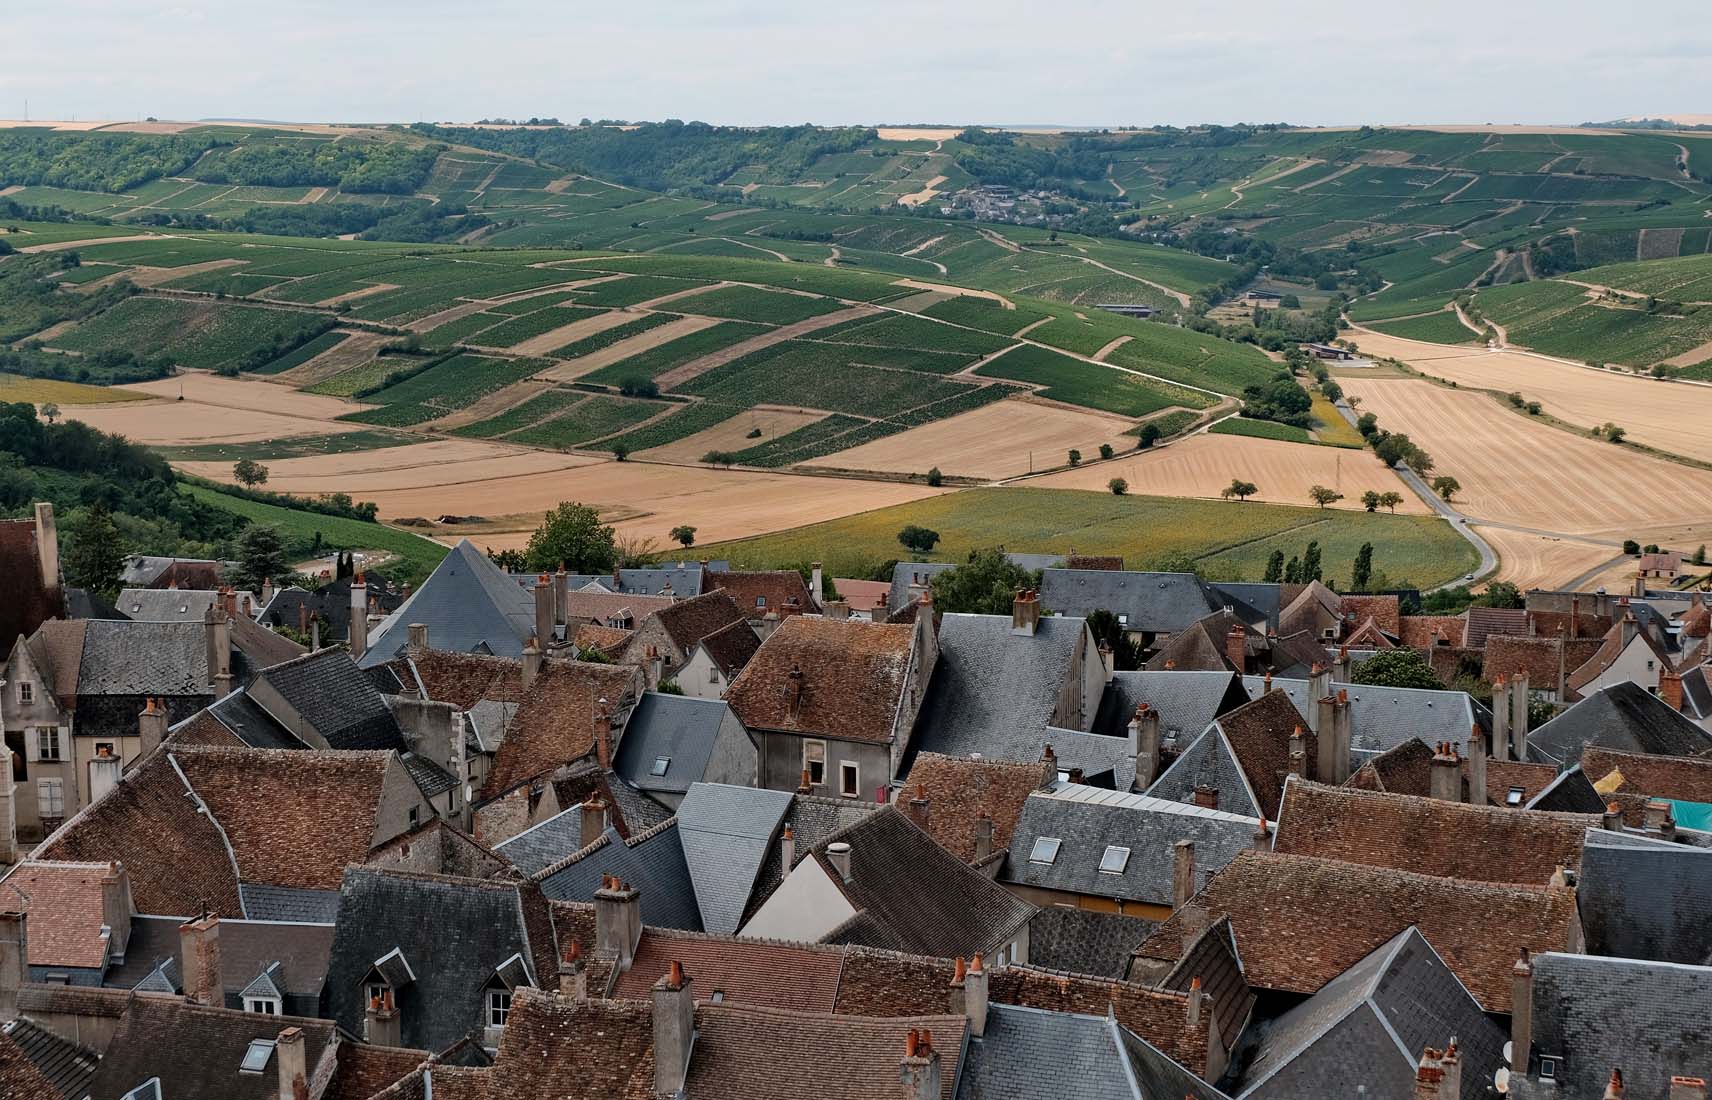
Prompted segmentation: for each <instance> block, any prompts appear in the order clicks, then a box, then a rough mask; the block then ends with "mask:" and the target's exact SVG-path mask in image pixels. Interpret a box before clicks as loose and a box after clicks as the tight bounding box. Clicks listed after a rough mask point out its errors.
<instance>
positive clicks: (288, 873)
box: [171, 748, 403, 890]
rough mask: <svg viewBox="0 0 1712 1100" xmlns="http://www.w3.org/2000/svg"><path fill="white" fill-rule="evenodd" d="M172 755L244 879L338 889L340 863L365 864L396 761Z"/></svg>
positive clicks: (309, 754) (269, 753)
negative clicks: (389, 772) (222, 834)
mask: <svg viewBox="0 0 1712 1100" xmlns="http://www.w3.org/2000/svg"><path fill="white" fill-rule="evenodd" d="M171 756H172V760H173V762H175V763H176V764H177V765H178V767H179V769H180V770H181V771H182V772H183V773H184V777H185V779H187V780H188V781H189V782H190V786H191V788H192V789H193V790H195V792H196V794H197V797H199V798H201V799H202V800H203V801H204V802H205V803H207V804H208V809H209V811H210V812H211V813H212V814H213V815H214V820H215V821H216V822H218V823H219V825H220V827H221V829H223V830H224V831H225V834H226V838H227V840H228V841H229V842H230V843H231V846H232V852H233V854H234V855H235V856H236V858H237V861H238V872H239V876H240V877H241V878H242V879H243V881H244V882H254V883H263V884H266V885H269V886H288V887H295V888H297V889H303V890H337V889H338V888H339V883H340V881H341V880H342V878H343V876H344V870H345V865H346V864H348V863H362V862H363V861H364V860H366V859H367V858H368V854H369V850H370V849H371V847H373V839H374V835H375V826H376V821H377V817H378V815H379V812H380V808H381V800H382V793H383V791H384V789H385V786H386V778H387V769H388V767H389V766H392V765H393V764H394V761H395V757H394V756H393V754H392V753H390V752H333V751H326V752H320V751H307V750H299V751H292V750H288V749H211V748H184V749H179V750H177V751H174V752H173V753H172V754H171ZM396 766H397V767H402V766H403V765H401V764H399V765H396Z"/></svg>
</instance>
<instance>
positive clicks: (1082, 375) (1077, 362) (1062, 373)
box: [976, 345, 1205, 416]
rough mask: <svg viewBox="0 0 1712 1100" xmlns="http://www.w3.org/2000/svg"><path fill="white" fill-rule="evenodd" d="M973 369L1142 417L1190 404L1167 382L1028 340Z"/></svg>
mask: <svg viewBox="0 0 1712 1100" xmlns="http://www.w3.org/2000/svg"><path fill="white" fill-rule="evenodd" d="M976 373H977V374H982V375H985V376H987V377H990V378H1009V379H1011V380H1012V381H1016V382H1034V383H1037V384H1039V385H1042V386H1045V387H1046V388H1045V389H1044V390H1042V391H1041V396H1043V397H1050V398H1051V399H1052V400H1054V401H1063V402H1065V403H1067V404H1071V405H1082V406H1085V407H1087V408H1090V409H1103V410H1104V411H1106V412H1114V413H1118V414H1120V415H1122V416H1146V415H1147V414H1148V413H1150V412H1158V411H1159V410H1161V409H1166V408H1170V407H1171V406H1172V405H1181V404H1187V403H1190V402H1189V401H1188V400H1186V399H1185V396H1182V395H1179V394H1177V393H1173V392H1167V387H1164V386H1161V385H1160V384H1159V383H1157V382H1153V381H1151V380H1149V379H1146V378H1140V377H1138V376H1136V375H1133V374H1126V373H1124V372H1123V371H1120V370H1113V369H1112V368H1111V367H1106V366H1101V365H1100V364H1098V363H1089V362H1087V361H1085V360H1082V359H1072V358H1071V357H1070V356H1068V355H1060V354H1058V353H1057V352H1054V351H1048V350H1047V349H1045V348H1037V347H1033V346H1028V345H1025V346H1023V347H1019V348H1016V349H1014V350H1012V351H1007V352H1005V353H1004V354H1003V355H1001V356H999V357H998V358H997V359H994V360H993V361H992V362H990V363H987V364H985V365H984V366H982V367H981V368H980V370H978V371H977V372H976ZM1196 396H1198V395H1196ZM1204 404H1205V402H1203V405H1204Z"/></svg>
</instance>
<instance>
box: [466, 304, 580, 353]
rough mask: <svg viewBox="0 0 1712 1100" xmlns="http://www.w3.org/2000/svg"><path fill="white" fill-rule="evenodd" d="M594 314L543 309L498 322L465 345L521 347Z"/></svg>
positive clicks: (553, 308) (570, 310)
mask: <svg viewBox="0 0 1712 1100" xmlns="http://www.w3.org/2000/svg"><path fill="white" fill-rule="evenodd" d="M594 316H598V313H597V312H596V311H593V310H588V309H578V308H574V307H567V306H546V307H545V308H542V309H538V310H536V311H535V312H533V313H524V314H521V315H520V316H517V317H513V318H511V320H509V321H501V323H499V324H497V325H494V326H493V327H492V328H486V329H483V330H482V331H481V334H480V335H479V336H471V337H467V338H466V341H465V342H467V343H472V344H479V345H481V346H482V347H490V348H508V347H511V346H512V345H513V344H521V343H522V342H523V341H525V340H530V339H533V338H535V337H537V336H541V335H544V334H546V333H549V332H552V331H553V330H554V329H556V328H564V327H565V326H566V325H574V324H576V323H577V322H578V321H586V320H587V319H588V318H590V317H594Z"/></svg>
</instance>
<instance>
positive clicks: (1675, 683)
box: [1658, 668, 1682, 710]
mask: <svg viewBox="0 0 1712 1100" xmlns="http://www.w3.org/2000/svg"><path fill="white" fill-rule="evenodd" d="M1658 693H1659V698H1660V699H1663V700H1664V701H1665V702H1666V703H1668V704H1669V705H1670V709H1671V710H1681V709H1682V677H1681V676H1679V675H1678V674H1677V673H1676V672H1675V671H1674V670H1672V669H1669V668H1667V669H1665V670H1664V671H1663V672H1661V673H1659V691H1658Z"/></svg>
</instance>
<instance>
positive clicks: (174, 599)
mask: <svg viewBox="0 0 1712 1100" xmlns="http://www.w3.org/2000/svg"><path fill="white" fill-rule="evenodd" d="M246 594H247V593H246ZM217 601H218V602H222V603H223V602H224V601H223V600H222V599H221V593H220V592H218V591H216V590H214V589H211V588H208V589H194V588H126V589H123V590H121V591H120V593H119V598H118V603H117V607H118V608H119V609H121V610H122V611H123V612H124V615H125V617H126V618H127V619H131V620H134V621H136V622H152V623H199V622H201V621H202V617H203V616H204V615H206V614H207V613H208V609H209V608H210V607H213V606H214V604H215V603H216V602H217Z"/></svg>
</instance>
